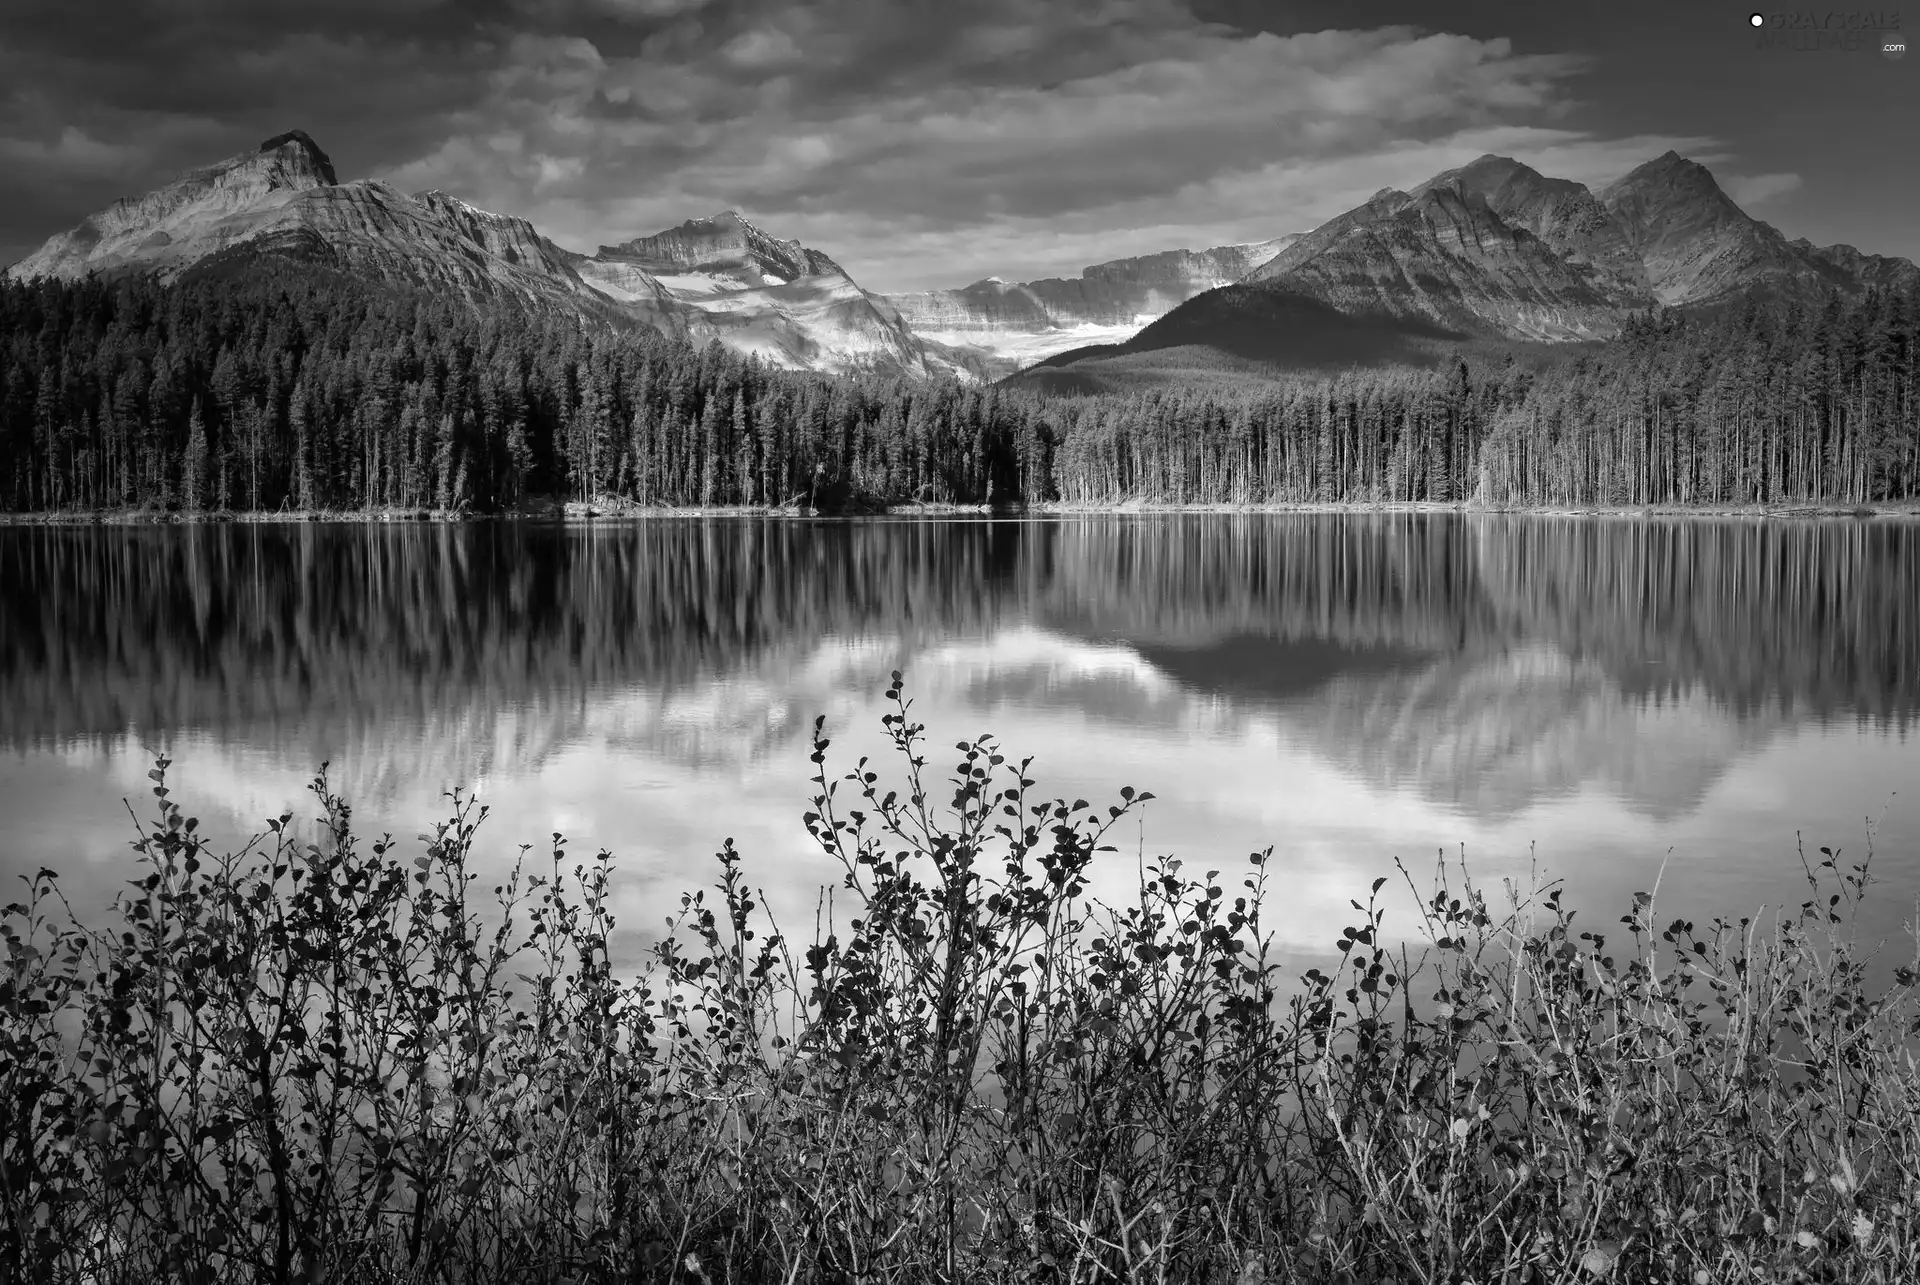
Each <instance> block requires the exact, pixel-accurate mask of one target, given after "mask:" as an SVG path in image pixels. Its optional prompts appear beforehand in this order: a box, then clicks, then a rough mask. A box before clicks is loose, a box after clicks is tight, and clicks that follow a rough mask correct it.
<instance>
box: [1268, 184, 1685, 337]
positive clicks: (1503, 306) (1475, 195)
mask: <svg viewBox="0 0 1920 1285" xmlns="http://www.w3.org/2000/svg"><path fill="white" fill-rule="evenodd" d="M1498 159H1499V158H1484V160H1487V161H1492V160H1498ZM1505 164H1506V165H1508V166H1513V171H1509V172H1507V173H1505V174H1502V173H1501V169H1502V168H1503V167H1497V166H1489V165H1485V164H1484V163H1483V162H1476V163H1475V167H1478V168H1475V167H1469V169H1470V170H1471V171H1472V172H1468V171H1455V172H1452V173H1448V174H1442V175H1440V176H1438V177H1436V178H1434V179H1432V180H1430V181H1429V182H1427V183H1424V184H1422V185H1421V186H1420V187H1419V188H1417V189H1415V190H1414V191H1413V192H1398V191H1394V190H1391V189H1388V190H1385V191H1382V192H1378V193H1375V194H1374V196H1373V197H1372V198H1371V199H1370V200H1368V201H1367V202H1366V203H1365V204H1364V205H1361V206H1358V207H1356V208H1355V209H1353V210H1349V211H1348V212H1347V213H1345V214H1342V215H1340V216H1338V217H1337V218H1335V219H1333V220H1330V221H1329V222H1328V223H1326V224H1324V225H1322V226H1321V227H1319V228H1316V229H1315V230H1314V231H1313V232H1311V233H1309V234H1308V235H1307V236H1306V237H1304V238H1302V239H1301V240H1300V241H1297V242H1295V243H1294V244H1293V245H1292V246H1291V247H1290V248H1289V249H1288V250H1287V251H1286V252H1285V253H1284V254H1281V255H1279V256H1277V257H1275V258H1274V259H1273V260H1271V261H1269V262H1268V263H1266V264H1265V265H1263V266H1261V267H1260V268H1258V269H1256V270H1255V271H1254V272H1252V273H1251V274H1250V275H1249V276H1248V278H1247V284H1248V285H1255V284H1264V285H1266V286H1268V287H1269V288H1272V289H1277V290H1284V291H1286V292H1288V293H1292V294H1300V295H1305V296H1307V297H1308V298H1312V299H1318V300H1320V301H1321V302H1323V303H1326V304H1329V305H1331V306H1332V307H1334V308H1337V309H1339V310H1340V311H1342V312H1345V313H1349V314H1353V315H1366V316H1382V317H1393V318H1399V319H1405V320H1419V321H1424V322H1429V323H1432V324H1434V325H1438V326H1442V327H1445V328H1447V329H1452V330H1458V331H1461V332H1463V333H1470V334H1485V333H1498V334H1502V335H1506V336H1509V337H1512V338H1519V339H1535V340H1547V341H1563V340H1574V339H1596V338H1604V337H1606V336H1608V335H1611V334H1613V333H1614V332H1615V331H1616V330H1617V329H1618V327H1619V321H1620V317H1621V315H1622V313H1623V310H1625V309H1627V308H1630V307H1633V306H1635V305H1638V306H1642V307H1644V306H1646V305H1647V304H1648V303H1650V302H1651V299H1650V297H1649V296H1648V295H1647V292H1646V288H1645V286H1644V285H1635V284H1634V283H1633V281H1632V277H1631V273H1630V271H1628V270H1627V269H1626V267H1625V266H1624V265H1622V264H1621V263H1620V262H1619V261H1618V251H1617V249H1616V248H1615V247H1613V246H1611V245H1609V241H1608V237H1607V235H1606V232H1607V228H1606V225H1605V223H1604V220H1603V221H1602V223H1601V225H1600V228H1599V230H1598V231H1597V232H1596V230H1595V229H1594V228H1593V227H1592V226H1591V224H1590V222H1589V220H1590V218H1591V217H1592V215H1591V211H1585V210H1583V209H1582V207H1581V203H1580V202H1579V200H1578V197H1577V195H1575V194H1573V193H1569V192H1566V191H1564V190H1554V189H1553V188H1550V187H1547V186H1546V182H1547V181H1544V180H1543V181H1542V182H1540V183H1534V182H1532V181H1531V180H1535V179H1540V176H1539V175H1536V174H1533V172H1532V171H1530V170H1527V171H1526V176H1530V178H1528V177H1526V176H1522V175H1520V174H1518V173H1517V172H1514V171H1518V170H1524V169H1525V167H1524V166H1517V165H1515V164H1514V163H1513V162H1506V163H1505ZM1568 186H1569V187H1578V185H1577V184H1570V185H1568ZM1489 191H1491V192H1492V193H1493V196H1494V199H1498V200H1500V201H1501V203H1502V204H1505V205H1506V206H1507V207H1508V210H1509V212H1510V213H1512V215H1513V218H1514V220H1515V221H1514V222H1509V221H1508V220H1507V219H1506V218H1503V217H1502V216H1501V214H1500V212H1499V211H1498V210H1497V209H1496V207H1495V204H1494V200H1493V199H1489V195H1488V193H1489ZM1580 191H1585V189H1584V188H1581V189H1580ZM1583 216H1584V217H1583ZM1527 221H1531V222H1534V223H1535V224H1536V225H1538V226H1539V227H1540V228H1541V229H1542V231H1543V232H1545V233H1550V234H1551V235H1552V236H1553V237H1554V239H1555V240H1557V241H1559V242H1561V244H1564V245H1567V246H1569V247H1570V248H1573V249H1575V250H1576V252H1578V253H1580V254H1581V258H1580V260H1579V261H1575V260H1574V258H1573V257H1572V256H1571V255H1569V254H1567V253H1564V252H1562V251H1561V250H1559V249H1558V248H1556V246H1555V245H1554V244H1553V243H1551V242H1550V241H1548V240H1547V239H1546V238H1545V236H1543V235H1542V234H1541V233H1536V232H1535V231H1533V230H1531V229H1530V228H1528V227H1526V226H1524V224H1525V222H1527ZM1614 240H1616V241H1618V240H1620V238H1617V237H1616V238H1614ZM1594 257H1598V258H1599V261H1600V266H1596V265H1595V262H1594Z"/></svg>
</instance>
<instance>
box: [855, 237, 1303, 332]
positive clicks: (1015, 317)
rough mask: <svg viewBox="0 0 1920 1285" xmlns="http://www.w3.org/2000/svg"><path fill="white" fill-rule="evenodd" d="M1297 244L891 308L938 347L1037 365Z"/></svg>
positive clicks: (1172, 259)
mask: <svg viewBox="0 0 1920 1285" xmlns="http://www.w3.org/2000/svg"><path fill="white" fill-rule="evenodd" d="M1295 235H1297V234H1290V235H1288V236H1283V237H1276V238H1275V239H1273V240H1271V241H1260V242H1255V243H1253V244H1250V245H1227V246H1217V247H1215V248H1214V249H1211V250H1166V251H1162V252H1161V253H1158V254H1149V255H1141V256H1139V257H1136V258H1131V259H1115V260H1113V261H1112V262H1109V263H1096V264H1094V265H1093V266H1092V267H1089V268H1087V269H1085V270H1084V271H1082V273H1081V274H1080V275H1079V276H1077V277H1045V278H1042V279H1041V280H1038V281H1021V282H1007V281H1002V280H1001V279H1000V278H998V277H988V278H986V279H985V280H983V281H976V282H974V283H973V284H972V285H967V286H961V287H959V288H957V289H953V290H929V291H923V292H920V293H916V294H900V295H890V296H888V299H889V301H890V302H891V303H893V304H894V305H895V306H896V307H897V308H899V310H900V314H901V315H902V316H903V317H905V318H906V320H907V322H908V323H909V324H910V325H912V326H913V328H914V329H915V330H916V331H918V332H919V333H921V334H923V335H925V336H927V337H928V338H929V339H933V340H935V341H937V342H940V343H944V344H954V345H961V346H965V347H972V348H975V349H978V350H980V351H983V352H985V353H988V354H991V356H992V357H996V358H1002V359H1013V360H1016V361H1034V360H1038V359H1040V358H1044V357H1048V356H1051V355H1052V354H1054V353H1058V352H1061V351H1064V350H1066V349H1069V348H1077V347H1080V346H1083V345H1086V344H1091V343H1104V342H1117V341H1120V340H1124V339H1126V338H1128V337H1129V336H1131V335H1132V334H1133V333H1134V332H1135V331H1137V330H1139V329H1140V327H1141V326H1144V325H1146V324H1147V323H1149V322H1151V321H1153V320H1155V319H1157V318H1159V317H1162V316H1165V315H1166V314H1167V313H1168V312H1170V311H1172V310H1173V309H1174V308H1176V307H1178V306H1179V305H1180V304H1182V303H1184V302H1186V301H1187V300H1188V299H1191V298H1193V297H1194V296H1195V295H1197V294H1200V293H1202V292H1203V291H1207V290H1211V289H1213V288H1214V287H1216V286H1222V285H1226V284H1228V283H1230V282H1234V281H1238V280H1239V279H1240V278H1241V277H1243V276H1245V275H1246V274H1247V273H1249V272H1251V271H1252V270H1253V269H1254V268H1257V267H1259V266H1260V265H1261V264H1263V263H1265V262H1267V261H1268V260H1269V259H1271V258H1272V257H1273V256H1274V255H1276V254H1278V253H1280V251H1281V250H1282V249H1284V248H1285V247H1286V246H1287V245H1289V244H1290V243H1291V242H1292V241H1293V240H1294V239H1295Z"/></svg>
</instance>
